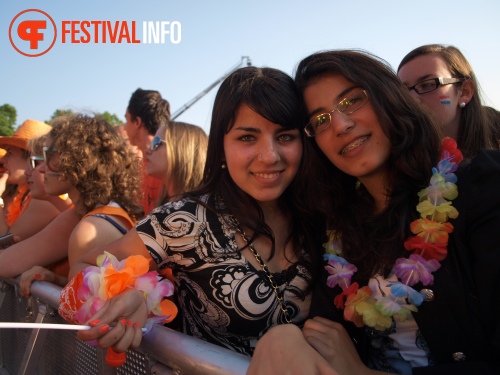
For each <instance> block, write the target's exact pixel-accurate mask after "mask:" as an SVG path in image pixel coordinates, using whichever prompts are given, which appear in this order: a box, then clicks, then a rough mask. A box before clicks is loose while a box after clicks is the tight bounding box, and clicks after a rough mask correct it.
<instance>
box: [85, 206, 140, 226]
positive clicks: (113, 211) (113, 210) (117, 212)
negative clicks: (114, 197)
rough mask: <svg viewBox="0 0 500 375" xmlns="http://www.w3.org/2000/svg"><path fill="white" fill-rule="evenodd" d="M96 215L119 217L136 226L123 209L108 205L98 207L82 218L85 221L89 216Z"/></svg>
mask: <svg viewBox="0 0 500 375" xmlns="http://www.w3.org/2000/svg"><path fill="white" fill-rule="evenodd" d="M95 214H103V215H113V216H119V217H121V218H123V219H125V220H127V221H128V222H129V223H130V226H131V227H133V226H134V225H135V221H134V220H132V219H131V217H130V216H129V215H128V214H127V212H126V211H125V210H124V209H123V208H121V207H118V206H109V205H107V206H100V207H96V208H94V209H93V210H92V211H90V212H87V214H86V215H85V216H84V217H82V219H85V218H86V217H87V216H91V215H95Z"/></svg>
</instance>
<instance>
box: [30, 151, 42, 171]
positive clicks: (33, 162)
mask: <svg viewBox="0 0 500 375" xmlns="http://www.w3.org/2000/svg"><path fill="white" fill-rule="evenodd" d="M44 160H45V159H44V158H43V156H37V155H32V156H30V168H31V170H32V171H33V170H35V168H36V167H38V166H39V165H40V164H41V163H42V162H43V161H44Z"/></svg>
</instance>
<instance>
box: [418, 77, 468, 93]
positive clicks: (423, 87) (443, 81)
mask: <svg viewBox="0 0 500 375" xmlns="http://www.w3.org/2000/svg"><path fill="white" fill-rule="evenodd" d="M463 81H465V79H464V78H443V77H438V78H431V79H426V80H425V81H421V82H419V83H417V84H415V85H413V86H412V87H408V90H409V91H411V90H414V91H415V92H416V93H417V94H427V93H428V92H432V91H434V90H436V89H437V88H438V87H440V86H444V85H451V84H452V83H459V82H463Z"/></svg>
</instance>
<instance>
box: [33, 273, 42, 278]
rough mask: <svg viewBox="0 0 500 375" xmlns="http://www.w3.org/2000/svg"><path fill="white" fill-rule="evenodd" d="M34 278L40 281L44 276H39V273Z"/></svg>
mask: <svg viewBox="0 0 500 375" xmlns="http://www.w3.org/2000/svg"><path fill="white" fill-rule="evenodd" d="M34 277H35V279H37V280H38V279H40V278H41V277H42V276H40V274H39V273H35V276H34Z"/></svg>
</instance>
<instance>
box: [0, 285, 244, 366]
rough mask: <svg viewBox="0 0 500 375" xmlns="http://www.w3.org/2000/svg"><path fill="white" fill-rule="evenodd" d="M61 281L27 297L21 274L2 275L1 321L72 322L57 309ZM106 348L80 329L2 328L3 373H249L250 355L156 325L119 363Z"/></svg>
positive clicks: (0, 363) (0, 362) (0, 353)
mask: <svg viewBox="0 0 500 375" xmlns="http://www.w3.org/2000/svg"><path fill="white" fill-rule="evenodd" d="M60 291H61V288H60V287H57V286H55V285H53V284H51V283H47V282H44V281H35V282H34V283H33V284H32V287H31V296H30V297H29V298H25V297H22V296H21V295H20V292H19V285H18V281H17V280H12V279H9V280H0V321H1V322H36V323H59V324H65V323H66V322H65V321H64V319H62V318H61V317H60V316H59V314H58V313H57V306H58V304H59V293H60ZM105 356H106V352H105V350H104V349H101V348H99V347H94V346H90V345H87V344H86V343H85V342H82V341H80V340H78V339H77V338H76V331H66V330H52V329H25V328H21V329H19V328H17V329H14V328H9V329H0V375H4V374H5V375H7V374H9V375H14V374H19V375H28V374H36V375H53V374H57V375H59V374H61V375H65V374H68V375H75V374H103V375H108V374H109V375H112V374H124V375H125V374H144V375H150V374H151V375H168V374H176V375H181V374H189V375H190V374H193V375H198V374H213V375H229V374H236V375H239V374H241V375H243V374H245V373H246V371H247V368H248V365H249V363H250V358H249V357H247V356H244V355H241V354H238V353H235V352H233V351H230V350H227V349H225V348H222V347H219V346H216V345H213V344H210V343H207V342H205V341H201V340H198V339H195V338H193V337H190V336H187V335H184V334H182V333H179V332H176V331H173V330H171V329H169V328H166V327H163V326H160V325H156V326H154V327H153V329H152V330H151V331H150V332H149V333H148V334H147V335H145V336H144V337H143V340H142V343H141V346H140V347H139V348H138V349H137V350H129V351H127V361H126V362H125V364H124V365H123V366H121V367H117V368H113V367H110V366H108V365H107V364H106V362H105Z"/></svg>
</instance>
